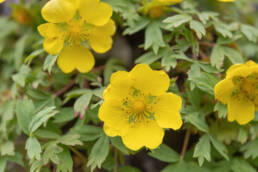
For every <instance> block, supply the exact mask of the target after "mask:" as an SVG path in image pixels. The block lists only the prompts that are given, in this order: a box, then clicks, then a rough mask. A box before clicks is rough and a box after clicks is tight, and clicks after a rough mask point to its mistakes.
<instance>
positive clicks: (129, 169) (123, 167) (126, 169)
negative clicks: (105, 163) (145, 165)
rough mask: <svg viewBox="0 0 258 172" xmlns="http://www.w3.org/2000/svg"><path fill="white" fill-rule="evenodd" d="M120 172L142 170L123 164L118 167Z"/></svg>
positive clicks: (139, 171)
mask: <svg viewBox="0 0 258 172" xmlns="http://www.w3.org/2000/svg"><path fill="white" fill-rule="evenodd" d="M118 172H141V170H139V169H138V168H135V167H132V166H122V167H120V168H119V169H118Z"/></svg>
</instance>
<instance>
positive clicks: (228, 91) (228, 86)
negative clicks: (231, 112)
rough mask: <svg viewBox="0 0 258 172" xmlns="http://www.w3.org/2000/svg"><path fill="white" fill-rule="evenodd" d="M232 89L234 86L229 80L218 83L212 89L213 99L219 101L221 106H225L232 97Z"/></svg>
mask: <svg viewBox="0 0 258 172" xmlns="http://www.w3.org/2000/svg"><path fill="white" fill-rule="evenodd" d="M234 89H235V86H234V84H233V82H232V80H231V79H224V80H222V81H220V82H219V83H217V84H216V85H215V87H214V93H215V99H217V100H219V101H220V102H222V103H223V104H227V102H228V101H229V100H230V99H231V97H232V92H233V91H234Z"/></svg>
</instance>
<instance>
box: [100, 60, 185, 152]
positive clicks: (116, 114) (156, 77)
mask: <svg viewBox="0 0 258 172" xmlns="http://www.w3.org/2000/svg"><path fill="white" fill-rule="evenodd" d="M169 83H170V79H169V77H168V75H167V74H166V73H165V72H164V71H154V70H152V69H151V68H150V67H149V66H148V65H146V64H139V65H136V66H135V67H134V68H133V69H132V71H130V72H125V71H119V72H116V73H114V74H113V75H112V77H111V83H110V85H109V86H108V87H107V89H106V90H105V92H104V95H103V98H104V103H103V104H102V105H101V107H100V110H99V118H100V119H101V120H102V121H104V131H105V133H106V134H107V135H109V136H121V137H122V140H123V142H124V144H125V145H126V146H127V147H128V148H130V149H132V150H138V149H140V148H142V147H144V146H145V147H147V148H150V149H155V148H157V147H158V146H159V145H160V144H161V143H162V140H163V137H164V130H163V128H172V129H174V130H177V129H179V128H180V127H181V125H182V119H181V116H180V109H181V106H182V99H181V97H179V96H178V95H176V94H173V93H171V92H170V93H168V92H166V91H167V90H168V87H169Z"/></svg>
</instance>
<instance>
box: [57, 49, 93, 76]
mask: <svg viewBox="0 0 258 172" xmlns="http://www.w3.org/2000/svg"><path fill="white" fill-rule="evenodd" d="M57 64H58V66H59V67H60V69H61V70H62V71H63V72H64V73H70V72H72V71H73V70H74V69H77V70H79V71H80V72H81V73H86V72H89V71H90V70H91V69H92V68H93V66H94V64H95V59H94V57H93V55H92V54H91V52H90V51H89V49H88V48H85V47H82V46H68V47H65V48H64V49H63V50H62V51H61V53H60V55H59V57H58V59H57Z"/></svg>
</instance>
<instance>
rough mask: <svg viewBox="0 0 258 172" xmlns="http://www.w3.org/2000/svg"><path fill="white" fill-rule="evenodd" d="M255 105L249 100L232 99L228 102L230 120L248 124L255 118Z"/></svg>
mask: <svg viewBox="0 0 258 172" xmlns="http://www.w3.org/2000/svg"><path fill="white" fill-rule="evenodd" d="M254 114H255V105H254V104H253V103H252V102H251V101H249V100H237V99H231V100H230V101H229V103H228V120H229V121H234V120H236V121H237V122H238V123H239V124H241V125H243V124H247V123H248V122H250V121H251V120H253V119H254Z"/></svg>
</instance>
